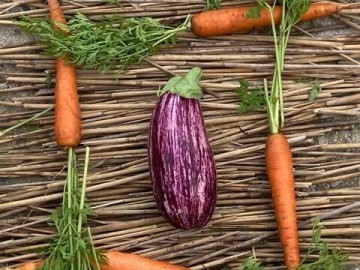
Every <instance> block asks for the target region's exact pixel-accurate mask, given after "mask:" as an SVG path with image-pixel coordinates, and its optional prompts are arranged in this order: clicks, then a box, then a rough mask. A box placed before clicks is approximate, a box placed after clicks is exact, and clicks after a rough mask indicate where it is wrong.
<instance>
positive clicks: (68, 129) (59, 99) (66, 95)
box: [48, 0, 81, 148]
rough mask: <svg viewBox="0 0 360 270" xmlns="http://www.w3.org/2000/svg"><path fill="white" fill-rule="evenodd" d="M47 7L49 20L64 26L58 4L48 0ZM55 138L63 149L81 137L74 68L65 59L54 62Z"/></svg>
mask: <svg viewBox="0 0 360 270" xmlns="http://www.w3.org/2000/svg"><path fill="white" fill-rule="evenodd" d="M48 5H49V10H50V17H51V19H52V20H53V21H55V22H59V23H63V24H65V23H66V20H65V17H64V15H63V12H62V10H61V7H60V4H59V2H58V1H57V0H48ZM54 27H55V28H56V25H55V26H54ZM55 137H56V142H57V144H58V145H59V146H61V147H64V148H69V147H75V146H77V145H78V143H79V141H80V137H81V116H80V107H79V97H78V93H77V82H76V71H75V67H73V66H71V65H68V64H67V63H66V59H57V60H56V84H55Z"/></svg>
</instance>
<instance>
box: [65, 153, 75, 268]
mask: <svg viewBox="0 0 360 270" xmlns="http://www.w3.org/2000/svg"><path fill="white" fill-rule="evenodd" d="M73 158H74V150H73V148H71V147H70V148H69V150H68V174H67V181H66V182H67V183H66V184H67V210H68V211H67V215H68V230H69V242H70V254H71V255H73V254H74V243H73V235H72V215H73V213H72V192H73V191H72V188H73V176H74V175H73V166H74V162H73ZM71 269H74V264H73V263H72V264H71Z"/></svg>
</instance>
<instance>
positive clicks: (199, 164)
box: [148, 92, 217, 229]
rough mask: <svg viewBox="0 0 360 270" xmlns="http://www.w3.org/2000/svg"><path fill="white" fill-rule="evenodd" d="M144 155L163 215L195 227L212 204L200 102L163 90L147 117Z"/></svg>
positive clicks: (211, 165) (213, 184)
mask: <svg viewBox="0 0 360 270" xmlns="http://www.w3.org/2000/svg"><path fill="white" fill-rule="evenodd" d="M148 157H149V167H150V175H151V180H152V185H153V193H154V197H155V200H156V204H157V206H158V208H159V210H160V212H161V213H162V215H163V216H164V217H165V218H166V219H167V220H168V221H169V222H170V223H171V224H173V225H174V226H176V227H178V228H181V229H199V228H202V227H204V226H205V225H206V224H207V223H208V222H209V220H210V218H211V216H212V214H213V212H214V208H215V203H216V192H217V180H216V168H215V162H214V158H213V154H212V150H211V148H210V144H209V141H208V138H207V134H206V130H205V125H204V119H203V114H202V110H201V107H200V104H199V101H198V100H196V99H192V98H184V97H181V96H180V95H178V94H172V93H170V92H166V93H165V94H163V95H162V96H161V97H160V98H159V100H158V102H157V104H156V106H155V108H154V111H153V115H152V119H151V122H150V132H149V146H148Z"/></svg>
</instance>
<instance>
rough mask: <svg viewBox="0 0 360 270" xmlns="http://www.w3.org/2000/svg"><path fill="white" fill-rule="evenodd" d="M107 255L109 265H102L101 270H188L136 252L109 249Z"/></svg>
mask: <svg viewBox="0 0 360 270" xmlns="http://www.w3.org/2000/svg"><path fill="white" fill-rule="evenodd" d="M105 255H106V257H107V258H108V265H107V266H101V267H100V268H101V270H120V269H121V270H145V269H146V270H188V268H186V267H182V266H177V265H173V264H170V263H166V262H161V261H156V260H152V259H148V258H145V257H141V256H139V255H136V254H126V253H121V252H117V251H108V252H106V254H105Z"/></svg>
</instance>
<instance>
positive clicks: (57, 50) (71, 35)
mask: <svg viewBox="0 0 360 270" xmlns="http://www.w3.org/2000/svg"><path fill="white" fill-rule="evenodd" d="M189 20H190V17H188V18H187V19H186V20H185V21H184V23H183V24H182V25H180V26H179V27H177V28H173V27H170V26H165V25H163V24H161V23H160V22H159V21H158V20H156V19H153V18H149V17H144V18H124V17H121V16H104V17H103V18H102V19H100V20H99V21H97V22H93V21H91V20H89V19H88V18H87V17H86V16H84V15H83V14H80V13H78V14H77V15H75V16H74V17H73V18H71V19H70V20H69V21H68V23H67V24H66V25H64V24H60V23H55V24H56V25H57V26H59V28H60V29H54V28H53V22H51V21H49V20H44V19H31V18H23V19H22V20H21V21H19V22H18V23H17V25H18V26H19V27H20V28H21V29H23V30H24V31H26V32H29V33H31V34H34V35H36V36H37V37H38V42H39V43H41V44H45V45H48V48H47V53H48V54H50V55H52V56H55V57H56V58H62V57H64V56H67V57H68V58H69V60H70V62H71V64H73V65H74V66H78V67H83V68H87V69H97V70H101V71H106V70H109V69H111V68H113V69H117V70H124V69H126V68H127V67H128V66H130V65H132V64H138V63H139V62H141V61H142V60H144V59H145V58H146V57H148V56H150V55H152V54H154V53H156V52H157V51H158V48H159V46H160V45H166V44H173V43H174V42H175V40H176V35H177V34H178V33H179V32H182V31H185V30H186V29H188V27H189Z"/></svg>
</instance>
